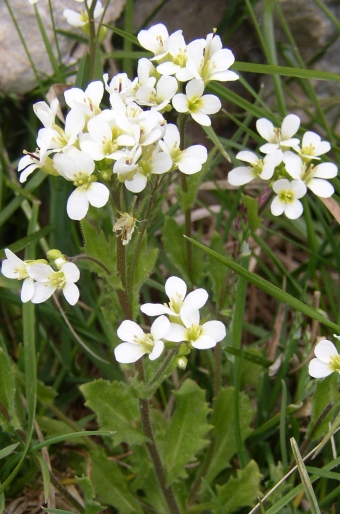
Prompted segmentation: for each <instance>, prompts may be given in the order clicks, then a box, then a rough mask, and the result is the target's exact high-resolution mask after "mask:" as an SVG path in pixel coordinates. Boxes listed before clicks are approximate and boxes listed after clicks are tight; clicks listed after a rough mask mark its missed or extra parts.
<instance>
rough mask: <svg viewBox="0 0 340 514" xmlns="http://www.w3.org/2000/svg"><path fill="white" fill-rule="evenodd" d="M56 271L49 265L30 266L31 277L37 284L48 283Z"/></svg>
mask: <svg viewBox="0 0 340 514" xmlns="http://www.w3.org/2000/svg"><path fill="white" fill-rule="evenodd" d="M53 273H54V270H53V269H52V268H51V266H49V265H48V264H32V265H31V266H30V277H32V278H33V279H34V280H36V281H37V282H48V280H49V276H50V275H52V274H53Z"/></svg>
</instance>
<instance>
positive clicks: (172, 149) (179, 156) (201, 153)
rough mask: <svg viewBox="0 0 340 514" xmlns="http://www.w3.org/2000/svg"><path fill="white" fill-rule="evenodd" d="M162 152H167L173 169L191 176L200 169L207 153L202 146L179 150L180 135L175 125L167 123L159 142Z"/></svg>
mask: <svg viewBox="0 0 340 514" xmlns="http://www.w3.org/2000/svg"><path fill="white" fill-rule="evenodd" d="M159 145H160V147H161V148H162V150H163V151H164V152H167V153H168V154H169V155H170V156H171V158H172V161H173V168H175V169H176V168H178V169H179V170H180V171H181V172H182V173H185V174H186V175H192V174H193V173H197V172H198V171H200V170H201V169H202V164H204V163H205V162H206V160H207V158H208V152H207V149H206V148H205V146H203V145H193V146H189V147H188V148H186V149H185V150H180V134H179V130H178V128H177V126H176V125H173V124H172V123H168V124H167V126H166V129H165V135H164V138H163V141H162V140H161V141H160V142H159Z"/></svg>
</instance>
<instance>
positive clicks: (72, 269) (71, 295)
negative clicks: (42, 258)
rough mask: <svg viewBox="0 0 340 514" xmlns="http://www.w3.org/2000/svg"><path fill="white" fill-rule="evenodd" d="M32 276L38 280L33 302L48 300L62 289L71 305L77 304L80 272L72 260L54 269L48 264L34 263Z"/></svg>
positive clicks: (31, 269) (35, 285) (31, 271)
mask: <svg viewBox="0 0 340 514" xmlns="http://www.w3.org/2000/svg"><path fill="white" fill-rule="evenodd" d="M30 275H31V277H32V278H33V279H34V280H36V282H35V284H34V294H33V296H32V298H31V301H32V303H42V302H45V301H46V300H48V299H49V298H50V297H51V296H52V294H53V293H55V291H57V290H58V289H60V290H62V292H63V295H64V297H65V299H66V300H67V301H68V303H69V304H70V305H75V304H76V303H77V301H78V299H79V289H78V287H77V286H76V285H75V282H77V281H78V280H79V277H80V273H79V269H78V268H77V266H76V265H75V264H74V263H72V262H65V263H64V264H63V265H62V266H61V267H60V269H59V271H54V270H53V268H52V267H51V266H49V265H48V264H32V266H31V268H30Z"/></svg>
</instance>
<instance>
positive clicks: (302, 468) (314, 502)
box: [290, 437, 321, 514]
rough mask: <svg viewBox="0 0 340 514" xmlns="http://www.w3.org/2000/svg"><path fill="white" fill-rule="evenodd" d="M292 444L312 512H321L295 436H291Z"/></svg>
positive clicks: (319, 513)
mask: <svg viewBox="0 0 340 514" xmlns="http://www.w3.org/2000/svg"><path fill="white" fill-rule="evenodd" d="M290 444H291V446H292V450H293V454H294V458H295V460H296V464H297V467H298V470H299V473H300V477H301V481H302V484H303V488H304V491H305V493H306V496H307V499H308V502H309V506H310V509H311V513H312V514H321V511H320V508H319V505H318V502H317V499H316V496H315V493H314V490H313V487H312V484H311V481H310V478H309V475H308V473H307V470H306V466H305V464H304V462H303V460H302V458H301V454H300V452H299V447H298V445H297V444H296V441H295V439H294V437H292V438H291V440H290Z"/></svg>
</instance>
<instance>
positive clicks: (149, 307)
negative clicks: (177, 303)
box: [140, 303, 173, 316]
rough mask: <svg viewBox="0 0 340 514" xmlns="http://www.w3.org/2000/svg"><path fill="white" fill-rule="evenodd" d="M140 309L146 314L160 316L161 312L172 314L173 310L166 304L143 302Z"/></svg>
mask: <svg viewBox="0 0 340 514" xmlns="http://www.w3.org/2000/svg"><path fill="white" fill-rule="evenodd" d="M140 310H141V311H142V312H144V314H146V315H147V316H160V315H161V314H169V315H172V314H173V312H172V310H171V309H169V307H167V306H166V305H162V304H161V303H144V305H141V308H140Z"/></svg>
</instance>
